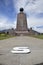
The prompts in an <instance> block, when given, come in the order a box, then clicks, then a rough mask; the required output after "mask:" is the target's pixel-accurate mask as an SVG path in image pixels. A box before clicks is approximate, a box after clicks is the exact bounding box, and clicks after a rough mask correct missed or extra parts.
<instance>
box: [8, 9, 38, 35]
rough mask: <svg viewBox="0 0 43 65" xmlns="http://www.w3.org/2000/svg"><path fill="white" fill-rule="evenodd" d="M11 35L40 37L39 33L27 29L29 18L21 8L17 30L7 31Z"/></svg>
mask: <svg viewBox="0 0 43 65" xmlns="http://www.w3.org/2000/svg"><path fill="white" fill-rule="evenodd" d="M7 32H8V33H9V34H10V35H38V34H39V33H38V32H37V31H34V30H33V29H32V28H30V29H29V28H27V16H26V14H25V13H24V9H23V8H20V13H18V14H17V25H16V29H15V30H14V29H11V30H8V31H7Z"/></svg>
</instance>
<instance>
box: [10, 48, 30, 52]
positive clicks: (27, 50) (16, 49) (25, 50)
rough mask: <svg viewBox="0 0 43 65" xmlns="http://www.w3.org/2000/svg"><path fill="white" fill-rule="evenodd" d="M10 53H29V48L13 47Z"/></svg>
mask: <svg viewBox="0 0 43 65" xmlns="http://www.w3.org/2000/svg"><path fill="white" fill-rule="evenodd" d="M11 52H12V53H30V49H29V48H28V47H14V48H13V50H11Z"/></svg>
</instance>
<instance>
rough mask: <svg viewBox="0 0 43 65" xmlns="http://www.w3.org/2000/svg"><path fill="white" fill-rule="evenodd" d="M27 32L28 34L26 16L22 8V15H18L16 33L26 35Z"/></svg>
mask: <svg viewBox="0 0 43 65" xmlns="http://www.w3.org/2000/svg"><path fill="white" fill-rule="evenodd" d="M27 32H28V28H27V18H26V14H25V13H24V9H23V8H20V13H18V15H17V27H16V33H20V34H24V33H27Z"/></svg>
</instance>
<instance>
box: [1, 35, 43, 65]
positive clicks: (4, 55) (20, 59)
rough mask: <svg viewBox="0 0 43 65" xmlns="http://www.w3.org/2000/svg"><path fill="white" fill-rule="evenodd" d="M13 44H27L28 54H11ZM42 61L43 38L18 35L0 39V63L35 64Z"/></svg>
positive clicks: (10, 64) (5, 64) (3, 64)
mask: <svg viewBox="0 0 43 65" xmlns="http://www.w3.org/2000/svg"><path fill="white" fill-rule="evenodd" d="M15 46H28V47H29V48H30V50H31V53H29V54H12V53H11V52H10V51H11V50H12V48H13V47H15ZM38 63H43V40H40V39H36V38H32V37H28V36H20V37H14V38H10V39H6V40H0V64H2V65H35V64H38Z"/></svg>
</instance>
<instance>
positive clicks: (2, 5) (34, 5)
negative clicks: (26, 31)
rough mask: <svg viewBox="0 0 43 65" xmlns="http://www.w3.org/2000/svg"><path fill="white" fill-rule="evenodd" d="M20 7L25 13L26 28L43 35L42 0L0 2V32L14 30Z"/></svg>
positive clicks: (4, 0) (6, 0)
mask: <svg viewBox="0 0 43 65" xmlns="http://www.w3.org/2000/svg"><path fill="white" fill-rule="evenodd" d="M21 7H23V8H24V13H26V16H27V26H28V28H30V27H32V29H34V30H36V31H38V32H40V33H43V0H0V30H4V29H9V28H10V29H11V28H14V29H15V28H16V24H17V14H18V13H19V9H20V8H21Z"/></svg>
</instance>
